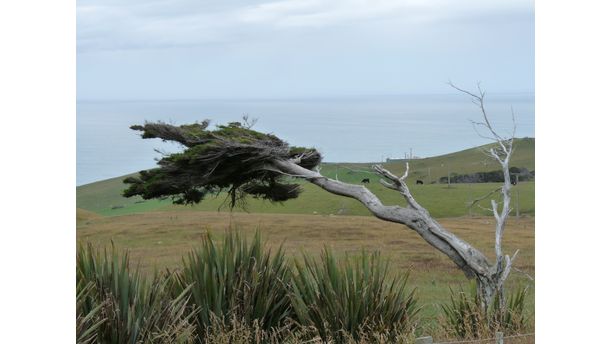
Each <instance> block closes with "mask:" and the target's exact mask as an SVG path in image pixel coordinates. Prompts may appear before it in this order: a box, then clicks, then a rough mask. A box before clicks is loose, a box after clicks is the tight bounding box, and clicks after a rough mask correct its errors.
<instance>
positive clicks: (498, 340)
mask: <svg viewBox="0 0 612 344" xmlns="http://www.w3.org/2000/svg"><path fill="white" fill-rule="evenodd" d="M495 344H504V334H503V333H502V332H495Z"/></svg>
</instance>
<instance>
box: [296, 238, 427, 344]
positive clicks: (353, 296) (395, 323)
mask: <svg viewBox="0 0 612 344" xmlns="http://www.w3.org/2000/svg"><path fill="white" fill-rule="evenodd" d="M388 279H389V270H388V261H387V262H385V263H383V261H382V260H381V258H380V255H379V254H378V253H374V254H372V255H368V254H366V253H365V252H362V254H361V256H360V257H359V258H358V259H357V260H350V259H349V258H348V257H345V259H344V260H343V261H342V262H338V261H337V260H336V258H335V257H334V256H333V254H332V253H331V252H330V251H329V249H327V248H326V249H325V250H324V252H323V254H322V256H321V261H320V262H319V261H317V260H315V259H312V258H310V257H308V256H304V260H303V264H302V263H300V262H296V275H295V277H294V279H293V282H292V285H293V288H292V290H293V293H292V304H293V307H294V309H295V313H296V317H297V319H298V322H299V323H300V324H302V325H305V326H312V327H314V328H316V330H317V332H318V334H319V336H320V337H321V338H322V339H323V340H324V341H328V340H330V339H333V340H334V342H337V343H342V342H345V341H346V340H347V338H352V339H354V340H361V339H366V340H367V339H368V338H363V336H376V335H377V334H384V335H387V336H389V337H391V338H393V337H394V336H397V335H399V334H400V333H402V332H406V331H407V330H409V327H410V325H411V324H413V321H414V320H415V315H416V314H417V312H418V309H417V307H416V301H415V297H414V290H413V291H411V292H410V293H408V292H407V275H404V276H402V277H398V276H396V277H394V278H393V279H392V280H391V281H390V283H389V280H388Z"/></svg>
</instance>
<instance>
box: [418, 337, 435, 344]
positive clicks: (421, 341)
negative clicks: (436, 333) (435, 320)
mask: <svg viewBox="0 0 612 344" xmlns="http://www.w3.org/2000/svg"><path fill="white" fill-rule="evenodd" d="M414 343H415V344H433V338H432V337H431V336H428V337H419V338H417V339H416V342H414Z"/></svg>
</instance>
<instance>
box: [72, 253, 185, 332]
mask: <svg viewBox="0 0 612 344" xmlns="http://www.w3.org/2000/svg"><path fill="white" fill-rule="evenodd" d="M169 281H170V280H169V278H168V277H167V276H165V277H162V276H158V275H156V276H155V277H154V278H153V281H152V282H151V283H148V282H147V280H146V279H144V278H143V277H142V276H141V274H140V273H139V271H138V270H137V269H136V270H134V271H130V263H129V256H128V254H127V253H126V254H125V255H123V256H122V257H121V258H120V257H119V255H118V254H117V252H116V250H115V249H114V247H113V248H112V250H111V253H110V254H109V253H108V252H107V251H106V250H104V253H101V252H100V251H98V250H96V249H94V248H93V246H92V245H91V244H89V245H87V247H86V248H84V247H82V246H81V247H79V248H78V250H77V312H76V313H77V337H78V342H79V343H92V342H102V343H111V344H114V343H117V344H125V343H130V344H131V343H191V342H192V341H193V330H194V328H193V326H192V325H191V324H190V321H189V319H190V318H191V317H193V313H188V312H187V307H186V306H187V291H188V289H186V290H185V291H184V292H183V293H181V294H179V295H177V296H176V297H175V298H171V297H169V295H168V289H169V288H168V286H169Z"/></svg>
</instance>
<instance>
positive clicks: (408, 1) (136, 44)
mask: <svg viewBox="0 0 612 344" xmlns="http://www.w3.org/2000/svg"><path fill="white" fill-rule="evenodd" d="M532 8H533V4H532V1H524V0H520V1H504V2H498V1H486V0H472V1H461V2H458V1H452V0H389V1H372V0H337V1H325V0H282V1H259V2H256V1H193V0H181V1H140V0H135V1H95V0H83V1H78V2H77V48H78V51H79V52H88V51H97V50H122V49H143V48H145V49H146V48H163V47H175V46H194V45H209V44H224V43H231V42H237V41H241V40H257V39H270V37H273V36H275V35H285V34H287V33H288V32H289V33H290V32H304V31H316V30H325V28H327V27H330V26H332V27H333V26H337V25H350V24H354V23H358V22H360V23H365V22H374V21H375V22H376V23H377V25H379V26H381V25H382V26H384V25H385V24H384V22H385V20H388V21H393V22H394V25H397V23H398V22H400V23H401V25H403V28H404V29H405V30H407V31H410V30H411V29H414V28H415V27H416V26H415V25H418V26H419V27H422V26H424V25H428V24H430V25H431V24H434V23H437V22H440V21H445V20H452V19H453V18H456V17H461V16H466V15H467V16H474V15H476V16H482V17H486V16H488V15H489V14H490V13H495V12H500V11H512V10H517V9H518V10H521V9H528V10H530V11H531V10H532Z"/></svg>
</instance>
